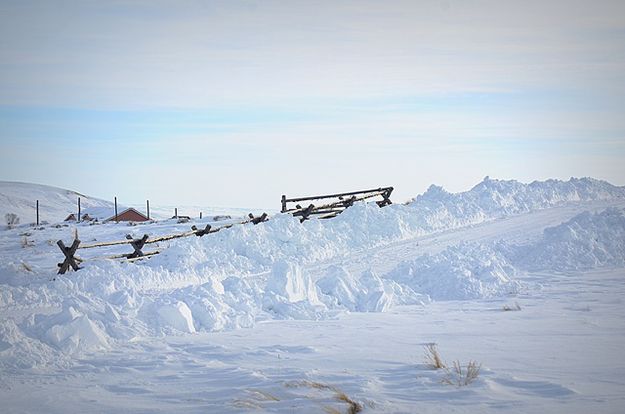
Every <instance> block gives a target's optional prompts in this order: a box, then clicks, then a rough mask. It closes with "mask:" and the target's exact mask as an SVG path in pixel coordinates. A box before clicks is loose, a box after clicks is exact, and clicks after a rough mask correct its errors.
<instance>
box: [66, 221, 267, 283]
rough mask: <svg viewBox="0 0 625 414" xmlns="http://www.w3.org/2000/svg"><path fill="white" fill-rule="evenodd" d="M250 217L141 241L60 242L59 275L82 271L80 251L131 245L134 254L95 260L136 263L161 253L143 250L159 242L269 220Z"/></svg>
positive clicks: (144, 236) (77, 240) (83, 260)
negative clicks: (66, 243)
mask: <svg viewBox="0 0 625 414" xmlns="http://www.w3.org/2000/svg"><path fill="white" fill-rule="evenodd" d="M248 217H249V218H248V219H247V220H243V221H239V222H236V223H230V224H226V225H223V226H219V227H212V226H211V225H210V224H207V225H206V227H204V228H203V229H198V228H197V227H196V226H191V230H190V231H186V232H183V233H177V234H170V235H165V236H158V237H153V238H150V236H148V235H147V234H144V235H143V237H141V238H139V239H135V238H133V237H132V236H131V235H129V234H128V235H126V240H117V241H109V242H100V243H92V244H84V245H82V246H81V245H80V243H81V242H80V240H79V239H74V240H73V241H72V244H71V245H70V247H66V246H65V244H64V243H63V241H62V240H59V241H58V242H57V245H58V246H59V248H60V249H61V252H63V255H64V256H65V260H64V261H63V262H62V263H59V264H58V265H57V266H58V267H59V270H58V274H61V275H62V274H65V272H67V271H68V270H69V269H70V267H71V268H72V269H73V270H74V271H77V270H79V269H81V267H80V266H79V263H83V262H85V259H81V258H80V257H78V256H76V251H77V250H78V249H95V248H99V247H110V246H119V245H124V244H129V245H130V246H131V247H132V249H133V252H132V253H125V254H116V255H112V256H101V257H96V258H94V259H126V260H127V261H129V262H134V261H136V260H141V259H144V258H147V257H151V256H154V255H157V254H159V253H161V251H160V250H155V251H151V252H143V248H144V247H145V246H146V245H148V244H153V243H159V242H164V241H168V240H174V239H179V238H182V237H189V236H198V237H203V236H205V235H207V234H211V233H217V232H218V231H220V230H223V229H228V228H230V227H233V226H235V225H238V224H247V223H252V224H254V225H256V224H259V223H262V222H264V221H267V220H268V216H267V213H263V214H261V215H260V216H258V217H255V216H254V215H253V214H251V213H250V214H249V215H248Z"/></svg>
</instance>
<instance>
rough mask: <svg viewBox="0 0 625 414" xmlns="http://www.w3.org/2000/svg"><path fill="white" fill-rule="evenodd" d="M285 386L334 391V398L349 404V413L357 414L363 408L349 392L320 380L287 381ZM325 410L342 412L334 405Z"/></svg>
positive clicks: (331, 412) (334, 413)
mask: <svg viewBox="0 0 625 414" xmlns="http://www.w3.org/2000/svg"><path fill="white" fill-rule="evenodd" d="M284 386H285V387H289V388H295V387H308V388H314V389H317V390H324V391H331V392H333V393H334V398H335V399H336V400H337V401H340V402H344V403H346V404H347V406H348V407H347V414H357V413H359V412H361V411H362V409H363V406H362V404H360V403H358V402H356V401H354V400H352V399H351V398H350V397H349V396H348V395H347V394H345V393H344V392H343V391H341V390H340V389H338V388H337V387H334V386H332V385H327V384H322V383H320V382H315V381H308V380H303V381H291V382H287V383H285V384H284ZM324 410H325V411H326V412H327V413H330V414H337V413H340V411H338V410H336V409H335V408H332V407H324Z"/></svg>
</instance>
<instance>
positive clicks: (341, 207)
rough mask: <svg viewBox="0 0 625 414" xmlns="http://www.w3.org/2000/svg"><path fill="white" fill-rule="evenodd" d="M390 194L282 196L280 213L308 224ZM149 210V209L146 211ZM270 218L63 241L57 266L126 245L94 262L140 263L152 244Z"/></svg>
mask: <svg viewBox="0 0 625 414" xmlns="http://www.w3.org/2000/svg"><path fill="white" fill-rule="evenodd" d="M392 192H393V187H381V188H375V189H372V190H362V191H352V192H348V193H337V194H328V195H319V196H310V197H298V198H286V196H285V195H283V196H282V200H281V201H282V209H281V212H282V213H288V214H291V215H293V216H294V217H299V218H300V222H304V221H306V220H308V219H309V218H310V217H311V216H317V217H318V218H321V219H326V218H332V217H336V216H337V215H339V214H341V213H342V212H343V211H345V209H347V208H349V207H351V206H352V205H354V203H355V202H357V201H363V200H368V199H371V198H375V197H381V200H377V201H376V203H377V205H378V206H380V207H384V206H387V205H389V204H392V203H391V199H390V196H391V193H392ZM320 200H324V201H322V203H323V204H320V205H315V204H312V203H311V204H309V205H308V206H305V207H302V206H301V205H300V204H296V205H295V206H293V207H291V208H289V206H288V204H289V203H299V202H302V201H320ZM148 208H149V207H148ZM268 219H269V217H268V216H267V213H263V214H261V215H260V216H258V217H256V216H254V215H253V214H252V213H250V214H249V215H248V219H246V220H243V221H240V222H236V223H231V224H226V225H223V226H219V227H212V226H211V225H210V224H207V225H206V227H204V228H203V229H198V228H197V227H196V226H191V230H190V231H187V232H183V233H177V234H171V235H165V236H158V237H153V238H150V236H148V235H147V234H144V235H143V237H141V238H139V239H135V238H133V237H132V236H131V235H126V240H119V241H110V242H101V243H92V244H83V245H81V241H80V240H79V239H78V238H76V239H74V240H73V241H72V244H71V245H70V246H69V247H67V246H65V244H64V243H63V241H62V240H59V241H58V242H57V245H58V246H59V249H61V252H62V253H63V255H64V256H65V260H64V261H63V262H62V263H58V267H59V270H58V273H59V274H61V275H62V274H64V273H65V272H67V271H68V270H69V269H70V268H71V269H73V270H74V271H77V270H79V269H81V267H80V264H81V263H83V262H85V259H81V258H80V257H78V256H76V251H77V250H79V249H95V248H99V247H107V246H118V245H124V244H129V245H130V246H131V247H132V249H133V252H132V253H125V254H117V255H112V256H105V257H96V258H93V259H126V260H127V261H129V262H134V261H136V260H141V259H144V258H147V257H151V256H154V255H157V254H159V253H160V251H159V250H154V251H150V252H143V248H144V247H145V246H146V245H148V244H154V243H158V242H163V241H168V240H174V239H179V238H182V237H189V236H198V237H203V236H205V235H207V234H211V233H217V232H218V231H220V230H223V229H227V228H230V227H232V226H235V225H238V224H246V223H252V224H254V225H256V224H259V223H262V222H264V221H267V220H268Z"/></svg>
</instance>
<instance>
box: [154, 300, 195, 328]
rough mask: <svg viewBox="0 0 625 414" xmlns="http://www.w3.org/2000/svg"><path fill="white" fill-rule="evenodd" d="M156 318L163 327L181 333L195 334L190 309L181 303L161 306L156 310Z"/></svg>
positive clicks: (176, 302)
mask: <svg viewBox="0 0 625 414" xmlns="http://www.w3.org/2000/svg"><path fill="white" fill-rule="evenodd" d="M158 316H159V317H160V320H161V322H162V323H163V324H164V325H165V326H170V327H172V328H174V329H175V330H177V331H181V332H187V333H194V332H195V326H194V325H193V314H192V313H191V309H189V307H188V306H187V304H186V303H184V302H182V301H175V302H174V303H170V304H165V305H162V306H161V307H159V308H158Z"/></svg>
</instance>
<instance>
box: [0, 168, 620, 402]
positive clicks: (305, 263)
mask: <svg viewBox="0 0 625 414" xmlns="http://www.w3.org/2000/svg"><path fill="white" fill-rule="evenodd" d="M586 203H589V204H586ZM590 203H592V206H593V207H592V209H593V212H583V209H584V206H586V205H589V206H590V205H591V204H590ZM597 203H599V204H597ZM571 205H573V206H575V209H573V210H571V209H569V207H567V206H571ZM598 205H601V206H603V207H610V206H616V207H612V208H607V209H605V208H603V209H600V211H599V212H596V210H597V206H598ZM623 206H625V190H624V189H623V188H622V187H615V186H612V185H610V184H608V183H605V182H602V181H597V180H592V179H580V180H577V179H572V180H570V181H567V182H562V181H556V180H550V181H547V182H542V183H541V182H535V183H532V184H527V185H526V184H521V183H518V182H515V181H497V180H490V179H486V180H484V181H483V182H482V183H480V184H478V185H477V186H476V187H474V188H473V189H472V190H470V191H468V192H465V193H459V194H450V193H447V192H445V191H444V190H442V189H440V188H437V187H431V188H430V189H429V190H428V191H427V192H426V193H425V194H423V195H421V196H419V197H417V198H416V199H415V200H414V201H412V202H411V203H409V204H407V205H397V204H396V205H392V206H388V207H385V208H382V209H380V208H378V207H377V205H375V204H374V203H369V204H368V203H359V204H356V205H354V206H353V207H351V208H349V209H347V210H346V211H345V212H344V213H343V214H341V215H340V216H338V217H337V218H335V219H332V220H325V221H322V220H310V221H307V222H304V223H303V224H301V223H299V220H297V219H296V218H293V217H291V216H289V215H284V214H280V215H276V216H273V217H272V218H271V220H270V221H268V222H266V223H262V224H259V225H256V226H254V225H252V224H247V225H242V226H235V227H233V228H230V229H227V230H223V231H220V232H219V233H215V234H211V235H207V236H205V237H201V238H200V237H192V238H185V239H177V240H172V241H169V242H165V243H160V245H159V246H158V248H159V250H162V251H163V253H161V254H160V255H157V256H155V257H153V258H152V259H150V260H145V261H142V262H137V263H134V264H132V263H126V262H121V261H111V260H97V259H95V257H94V256H93V254H94V253H93V251H91V249H90V251H85V252H84V253H83V252H82V251H81V252H80V254H81V256H83V255H84V256H83V258H85V259H87V260H86V261H85V262H84V263H83V267H84V268H83V269H81V270H80V271H78V272H70V273H67V274H66V275H63V276H57V275H56V274H55V267H56V266H55V265H56V263H57V262H58V261H59V260H60V259H61V258H60V257H59V256H60V252H59V251H58V249H57V248H56V246H55V245H54V243H55V242H56V240H57V239H59V238H61V239H64V240H66V241H67V240H69V237H70V235H71V231H70V230H71V229H70V228H56V227H44V229H43V230H31V229H28V228H25V227H22V228H19V229H13V230H4V231H2V232H1V233H0V245H2V246H3V248H2V251H1V253H0V254H1V257H0V259H1V261H0V287H1V289H0V312H1V313H2V315H3V316H2V317H1V318H0V369H2V370H4V371H5V372H19V371H20V370H22V369H25V367H33V368H36V369H45V368H46V367H48V368H49V367H59V368H60V367H70V366H72V364H74V363H75V361H77V360H78V358H87V359H88V358H93V356H94V355H104V354H107V353H110V352H113V353H114V352H115V350H117V349H120V347H121V348H123V347H125V346H129V345H128V344H130V343H139V342H141V341H145V340H147V339H148V338H151V339H150V340H154V338H169V336H171V335H174V336H182V337H186V336H188V335H206V334H207V333H211V332H213V333H215V332H227V331H231V330H235V329H240V328H252V327H254V326H258V324H259V323H261V324H262V323H270V322H271V321H274V322H271V323H286V322H285V320H295V321H299V322H298V323H302V324H305V323H312V321H316V322H315V323H322V321H327V320H337V319H336V318H338V320H343V318H345V315H347V314H348V313H350V312H358V313H359V312H363V313H368V314H374V313H375V314H388V315H393V314H401V312H402V309H404V307H405V306H409V307H410V309H412V310H411V312H415V310H414V309H421V310H418V311H416V312H424V313H427V312H428V311H427V309H429V308H430V307H433V306H438V305H437V304H440V303H444V302H448V301H459V302H461V303H475V304H478V303H480V304H483V303H488V301H508V300H518V298H520V297H525V298H528V297H531V292H532V291H534V290H536V289H538V285H536V284H535V281H534V280H533V279H532V277H528V273H527V272H536V271H540V272H542V273H546V274H553V273H555V272H561V271H575V272H579V271H580V270H589V269H598V268H603V269H606V268H607V269H614V268H617V269H621V270H620V271H621V272H622V269H623V267H625V241H624V240H625V210H623ZM547 208H551V209H552V211H553V212H552V213H550V212H548V211H547V213H548V214H545V215H544V217H546V219H545V221H544V222H540V223H535V222H534V220H535V218H536V217H537V215H536V214H538V213H537V212H540V211H541V210H543V209H547ZM573 211H574V212H576V213H577V212H579V211H582V212H581V213H579V214H576V215H574V216H573V217H572V215H573V214H572V213H571V212H573ZM530 213H531V214H530ZM506 223H515V224H514V226H515V227H514V235H515V236H514V237H512V233H511V234H508V232H507V230H509V229H513V228H512V227H506ZM198 224H200V223H198ZM189 225H190V224H188V225H185V226H187V227H188V226H189ZM182 226H183V225H182V224H178V223H176V222H175V221H167V222H161V223H154V224H149V225H141V226H126V225H117V224H108V225H93V226H90V225H86V224H80V225H78V226H77V227H76V228H77V229H78V232H79V234H80V238H81V239H82V240H84V241H90V242H95V241H101V240H103V239H106V240H115V239H121V238H123V237H124V236H125V234H126V233H131V234H132V235H134V236H140V235H142V234H144V233H150V234H154V235H156V234H166V233H172V232H179V231H182V230H184V229H185V228H184V227H182ZM545 226H547V228H545ZM543 228H544V231H543ZM518 229H521V233H520V234H524V233H523V229H526V231H528V229H532V231H533V232H535V233H536V236H533V237H531V238H527V240H523V239H520V238H519V237H518V234H519V230H518ZM536 229H539V230H540V231H538V230H536ZM465 236H469V237H470V239H469V240H465ZM408 247H409V248H408ZM434 247H435V248H434ZM369 258H370V259H371V260H368V259H369ZM356 262H358V263H356ZM528 292H530V293H528ZM467 301H473V302H467ZM449 306H451V305H449ZM476 306H478V305H476ZM479 306H482V305H479ZM415 307H416V308H415ZM390 317H391V316H389V318H390ZM275 321H281V322H275ZM302 326H303V325H302ZM302 334H303V335H304V334H305V332H303V333H302ZM215 335H217V334H215ZM244 335H245V334H244ZM426 340H431V338H423V341H426ZM413 346H414V344H413ZM417 347H418V344H417ZM298 349H299V348H298ZM349 349H351V350H352V351H353V350H354V349H353V348H349ZM250 352H252V351H250ZM259 352H260V351H259ZM294 352H295V351H294ZM297 352H299V351H297ZM399 352H400V353H401V352H404V351H399ZM417 352H418V351H417ZM220 363H224V362H220ZM264 363H266V361H264ZM338 363H339V364H340V361H338ZM433 378H434V377H433ZM490 381H491V382H488V380H487V381H486V382H485V383H482V385H481V386H486V385H487V384H488V386H489V387H491V386H492V387H495V388H497V389H499V388H501V387H503V388H506V387H508V385H506V384H512V383H514V384H518V383H517V382H514V381H512V380H505V379H504V378H502V377H500V376H494V377H493V379H492V380H490ZM506 381H508V382H506ZM510 381H512V382H510ZM374 388H375V387H374ZM355 389H362V388H358V387H355ZM506 389H507V388H506ZM562 389H563V390H565V392H563V393H562V395H569V394H572V391H570V389H569V388H567V387H563V388H562ZM372 392H373V393H374V394H375V390H372ZM405 392H409V390H405ZM289 398H290V397H289ZM391 411H392V410H391ZM400 411H401V410H400Z"/></svg>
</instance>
